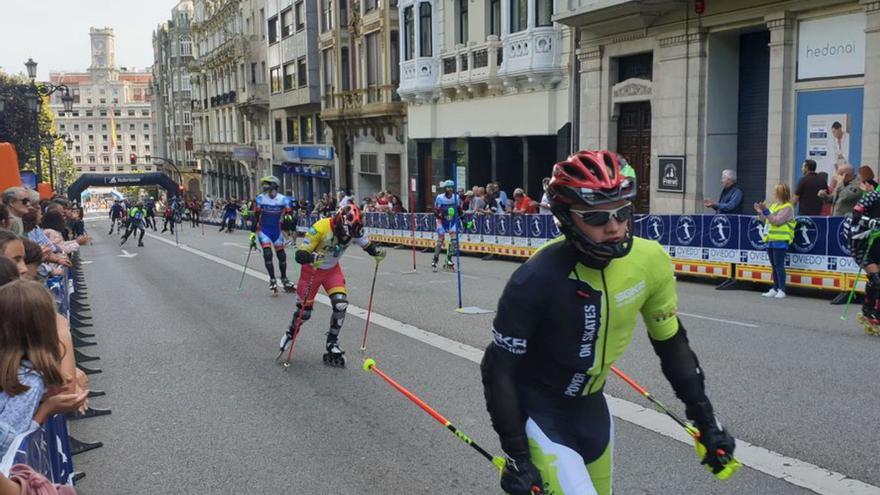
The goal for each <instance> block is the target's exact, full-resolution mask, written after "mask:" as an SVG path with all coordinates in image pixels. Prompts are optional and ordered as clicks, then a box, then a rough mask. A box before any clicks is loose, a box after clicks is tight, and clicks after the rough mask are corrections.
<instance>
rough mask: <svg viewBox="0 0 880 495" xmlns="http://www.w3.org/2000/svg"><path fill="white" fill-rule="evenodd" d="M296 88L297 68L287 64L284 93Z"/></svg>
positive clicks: (285, 67)
mask: <svg viewBox="0 0 880 495" xmlns="http://www.w3.org/2000/svg"><path fill="white" fill-rule="evenodd" d="M295 87H296V66H295V65H294V64H287V65H285V66H284V91H289V90H291V89H293V88H295Z"/></svg>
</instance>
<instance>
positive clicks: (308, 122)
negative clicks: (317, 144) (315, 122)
mask: <svg viewBox="0 0 880 495" xmlns="http://www.w3.org/2000/svg"><path fill="white" fill-rule="evenodd" d="M299 136H300V142H301V143H304V144H305V143H311V142H313V141H314V140H315V129H314V127H312V116H311V115H309V116H307V117H300V118H299Z"/></svg>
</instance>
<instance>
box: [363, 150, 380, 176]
mask: <svg viewBox="0 0 880 495" xmlns="http://www.w3.org/2000/svg"><path fill="white" fill-rule="evenodd" d="M361 173H362V174H378V173H379V157H378V155H376V154H375V153H364V154H362V155H361Z"/></svg>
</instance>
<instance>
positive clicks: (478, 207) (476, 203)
mask: <svg viewBox="0 0 880 495" xmlns="http://www.w3.org/2000/svg"><path fill="white" fill-rule="evenodd" d="M471 212H473V213H479V214H483V213H486V188H485V187H477V188H476V191H474V199H473V201H472V202H471Z"/></svg>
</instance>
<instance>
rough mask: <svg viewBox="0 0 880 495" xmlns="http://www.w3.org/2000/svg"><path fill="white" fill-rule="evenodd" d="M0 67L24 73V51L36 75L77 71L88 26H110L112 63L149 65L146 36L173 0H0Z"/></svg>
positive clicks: (85, 57)
mask: <svg viewBox="0 0 880 495" xmlns="http://www.w3.org/2000/svg"><path fill="white" fill-rule="evenodd" d="M0 3H2V4H3V27H2V29H0V70H2V71H3V72H6V73H12V74H18V73H22V74H25V73H26V72H27V71H26V69H25V66H24V63H25V62H26V61H27V59H28V57H32V58H33V59H34V60H35V61H36V62H37V79H39V80H41V81H46V80H48V79H49V71H68V72H83V71H85V70H86V68H88V66H89V64H90V62H91V54H90V51H89V50H90V47H89V28H90V27H112V28H113V30H114V33H115V35H116V65H117V66H120V67H128V68H132V67H136V68H138V69H146V68H149V67H150V66H151V65H152V64H153V48H152V39H153V38H152V36H153V31H154V30H155V29H156V27H157V26H158V25H159V24H160V23H162V22H164V21H166V20H168V19H169V18H170V17H171V9H172V8H174V6H175V5H176V3H177V0H66V1H60V0H0Z"/></svg>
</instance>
